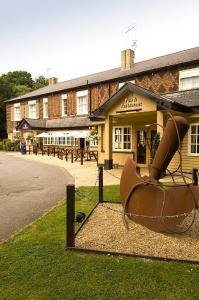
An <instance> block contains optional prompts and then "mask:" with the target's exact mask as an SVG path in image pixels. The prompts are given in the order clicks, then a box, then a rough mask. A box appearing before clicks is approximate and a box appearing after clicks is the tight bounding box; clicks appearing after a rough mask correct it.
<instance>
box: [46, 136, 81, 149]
mask: <svg viewBox="0 0 199 300" xmlns="http://www.w3.org/2000/svg"><path fill="white" fill-rule="evenodd" d="M49 135H52V136H49V137H48V138H43V145H53V146H77V145H78V139H75V138H74V137H73V136H67V134H66V136H65V137H54V136H53V134H52V133H49Z"/></svg>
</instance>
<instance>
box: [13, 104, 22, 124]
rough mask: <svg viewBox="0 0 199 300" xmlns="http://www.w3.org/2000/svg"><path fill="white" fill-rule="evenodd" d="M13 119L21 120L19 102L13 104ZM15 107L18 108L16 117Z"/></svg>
mask: <svg viewBox="0 0 199 300" xmlns="http://www.w3.org/2000/svg"><path fill="white" fill-rule="evenodd" d="M13 107H14V121H15V122H18V121H21V104H20V103H15V104H14V106H13ZM16 108H17V109H19V114H18V118H16V116H17V115H16Z"/></svg>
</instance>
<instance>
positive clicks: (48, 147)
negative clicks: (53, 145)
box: [47, 146, 49, 156]
mask: <svg viewBox="0 0 199 300" xmlns="http://www.w3.org/2000/svg"><path fill="white" fill-rule="evenodd" d="M47 153H48V156H49V146H48V149H47Z"/></svg>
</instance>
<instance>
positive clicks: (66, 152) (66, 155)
mask: <svg viewBox="0 0 199 300" xmlns="http://www.w3.org/2000/svg"><path fill="white" fill-rule="evenodd" d="M65 158H66V161H68V150H67V149H66V156H65Z"/></svg>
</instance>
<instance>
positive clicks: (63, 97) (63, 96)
mask: <svg viewBox="0 0 199 300" xmlns="http://www.w3.org/2000/svg"><path fill="white" fill-rule="evenodd" d="M65 100H67V94H64V95H61V115H62V117H66V116H67V115H68V114H65V113H64V101H65ZM67 112H68V103H67Z"/></svg>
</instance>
